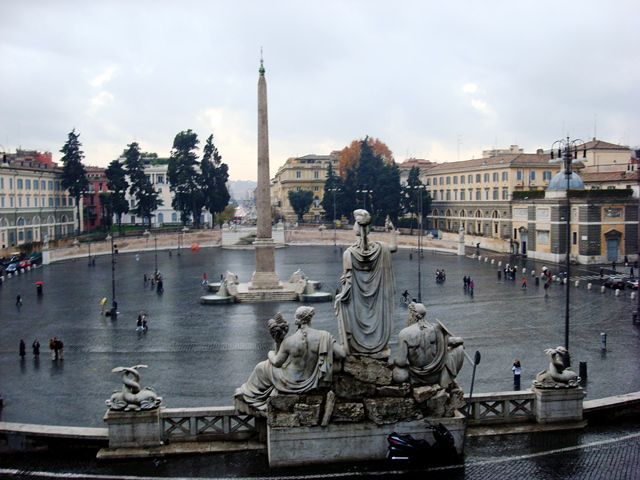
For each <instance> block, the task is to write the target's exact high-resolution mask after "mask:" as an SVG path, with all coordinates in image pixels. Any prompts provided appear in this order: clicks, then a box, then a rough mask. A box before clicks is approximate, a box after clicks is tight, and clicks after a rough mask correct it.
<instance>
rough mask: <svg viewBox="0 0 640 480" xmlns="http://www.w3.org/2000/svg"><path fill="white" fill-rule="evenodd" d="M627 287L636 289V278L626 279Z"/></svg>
mask: <svg viewBox="0 0 640 480" xmlns="http://www.w3.org/2000/svg"><path fill="white" fill-rule="evenodd" d="M627 287H629V288H631V289H632V290H637V289H638V279H635V280H627Z"/></svg>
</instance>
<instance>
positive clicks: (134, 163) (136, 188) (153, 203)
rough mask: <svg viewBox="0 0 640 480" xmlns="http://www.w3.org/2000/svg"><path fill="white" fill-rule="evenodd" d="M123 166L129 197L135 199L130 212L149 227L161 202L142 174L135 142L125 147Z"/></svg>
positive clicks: (142, 168) (142, 164) (140, 159)
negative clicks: (127, 179)
mask: <svg viewBox="0 0 640 480" xmlns="http://www.w3.org/2000/svg"><path fill="white" fill-rule="evenodd" d="M124 165H125V170H126V173H127V176H128V177H129V182H130V183H129V195H131V196H133V197H134V198H135V207H134V208H133V209H132V211H133V212H134V213H135V214H136V215H138V216H140V217H142V218H143V223H146V224H148V225H151V215H152V213H153V212H154V211H155V210H157V209H158V207H159V206H160V205H162V200H161V199H159V198H158V192H157V191H156V190H155V189H154V188H153V185H152V184H151V180H149V178H148V177H147V175H146V174H145V173H144V162H143V160H142V155H141V154H140V146H139V145H138V144H137V143H136V142H133V143H131V144H129V145H127V149H126V150H125V151H124ZM144 220H146V222H144Z"/></svg>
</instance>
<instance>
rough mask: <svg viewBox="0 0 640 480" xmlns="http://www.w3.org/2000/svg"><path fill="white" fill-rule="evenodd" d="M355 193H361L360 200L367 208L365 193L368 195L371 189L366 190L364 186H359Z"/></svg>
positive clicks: (371, 191)
mask: <svg viewBox="0 0 640 480" xmlns="http://www.w3.org/2000/svg"><path fill="white" fill-rule="evenodd" d="M356 193H361V194H362V201H363V202H364V207H363V208H364V209H365V210H366V209H367V195H370V194H372V193H373V190H367V189H365V188H361V189H359V190H356Z"/></svg>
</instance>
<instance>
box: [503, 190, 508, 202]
mask: <svg viewBox="0 0 640 480" xmlns="http://www.w3.org/2000/svg"><path fill="white" fill-rule="evenodd" d="M502 200H509V189H508V188H503V189H502Z"/></svg>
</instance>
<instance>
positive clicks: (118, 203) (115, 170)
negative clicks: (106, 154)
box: [100, 160, 129, 231]
mask: <svg viewBox="0 0 640 480" xmlns="http://www.w3.org/2000/svg"><path fill="white" fill-rule="evenodd" d="M105 175H106V176H107V187H108V188H109V191H110V198H109V202H110V207H111V211H112V213H113V214H115V216H116V218H117V222H118V230H119V231H122V215H124V214H125V213H127V212H128V211H129V202H128V201H127V188H129V182H127V173H126V172H125V169H124V165H123V164H122V162H121V161H120V160H113V161H112V162H111V163H110V164H109V166H108V167H107V169H106V171H105ZM100 195H102V194H100ZM109 225H111V222H110V223H109Z"/></svg>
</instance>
